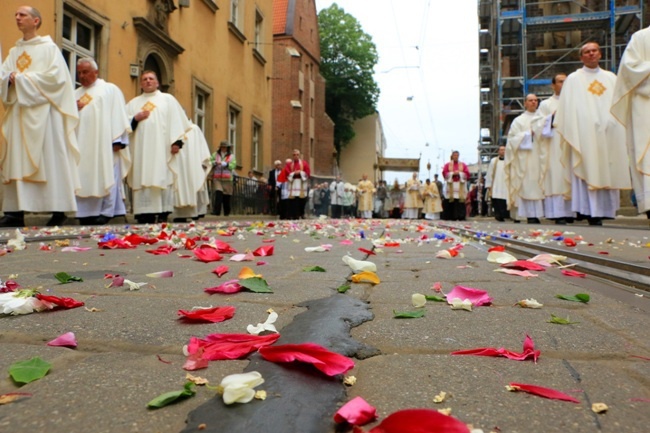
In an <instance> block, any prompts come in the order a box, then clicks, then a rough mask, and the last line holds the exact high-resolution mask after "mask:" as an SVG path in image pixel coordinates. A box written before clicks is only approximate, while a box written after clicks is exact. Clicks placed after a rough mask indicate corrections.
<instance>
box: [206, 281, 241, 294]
mask: <svg viewBox="0 0 650 433" xmlns="http://www.w3.org/2000/svg"><path fill="white" fill-rule="evenodd" d="M242 289H243V287H242V286H241V285H240V284H239V280H229V281H226V282H225V283H223V284H221V285H220V286H217V287H208V288H207V289H203V291H204V292H205V293H209V294H213V293H237V292H241V290H242Z"/></svg>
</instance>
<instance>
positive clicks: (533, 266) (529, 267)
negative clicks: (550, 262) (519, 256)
mask: <svg viewBox="0 0 650 433" xmlns="http://www.w3.org/2000/svg"><path fill="white" fill-rule="evenodd" d="M501 267H502V268H508V269H517V270H520V271H538V272H543V271H545V270H546V268H545V267H544V266H542V265H539V264H537V263H534V262H529V261H528V260H517V261H514V262H510V263H504V264H502V265H501Z"/></svg>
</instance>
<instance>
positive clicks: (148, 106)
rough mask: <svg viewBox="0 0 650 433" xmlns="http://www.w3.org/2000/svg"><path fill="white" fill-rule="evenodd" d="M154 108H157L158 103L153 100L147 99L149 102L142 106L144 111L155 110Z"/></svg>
mask: <svg viewBox="0 0 650 433" xmlns="http://www.w3.org/2000/svg"><path fill="white" fill-rule="evenodd" d="M154 108H156V105H155V104H154V103H153V102H151V101H147V103H146V104H144V105H143V106H142V111H153V110H154Z"/></svg>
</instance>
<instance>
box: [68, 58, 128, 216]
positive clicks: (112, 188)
mask: <svg viewBox="0 0 650 433" xmlns="http://www.w3.org/2000/svg"><path fill="white" fill-rule="evenodd" d="M98 74H99V72H98V69H97V63H96V62H95V60H93V59H92V58H90V57H84V58H81V59H79V61H77V79H78V80H79V82H80V83H81V87H79V88H78V89H76V90H75V99H76V100H77V108H78V109H79V126H78V127H77V142H78V143H79V152H80V153H81V161H82V163H81V165H80V166H79V176H80V178H81V179H83V183H82V184H81V189H80V190H79V191H78V192H77V218H78V219H79V223H80V224H81V225H98V224H106V223H108V222H109V221H110V220H111V218H113V217H114V216H115V215H125V214H126V207H125V205H124V197H123V195H122V190H123V188H122V180H123V179H124V177H126V175H127V173H128V171H129V168H130V166H131V158H130V155H129V151H128V149H126V146H127V145H128V144H129V132H130V131H131V127H130V126H129V120H128V118H127V116H126V104H125V102H124V95H123V94H122V91H121V90H120V89H119V88H118V87H117V86H116V85H114V84H111V83H107V82H106V81H104V80H102V79H101V78H99V76H98Z"/></svg>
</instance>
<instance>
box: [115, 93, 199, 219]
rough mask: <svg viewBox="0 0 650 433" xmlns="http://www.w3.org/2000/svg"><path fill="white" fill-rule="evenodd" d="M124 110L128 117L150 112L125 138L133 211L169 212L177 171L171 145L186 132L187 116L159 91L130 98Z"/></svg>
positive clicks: (171, 205)
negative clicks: (129, 157) (126, 141)
mask: <svg viewBox="0 0 650 433" xmlns="http://www.w3.org/2000/svg"><path fill="white" fill-rule="evenodd" d="M126 111H127V116H128V117H129V118H133V117H134V116H135V115H136V114H137V113H139V112H141V111H148V112H149V113H150V114H149V117H148V118H146V119H143V120H141V121H140V122H138V125H137V127H136V129H135V131H134V132H133V133H132V134H131V136H130V138H129V142H130V145H129V148H130V150H131V160H132V168H131V172H130V173H129V175H128V177H127V181H128V182H129V185H130V186H131V188H133V191H134V197H133V212H134V213H135V214H143V213H159V212H171V211H172V210H173V194H172V192H173V191H172V189H171V186H172V184H173V183H174V179H175V178H176V176H177V175H178V170H179V169H178V163H177V161H176V158H175V157H174V155H172V153H171V145H172V144H173V143H175V142H176V141H178V140H183V139H184V136H185V133H186V132H187V131H189V129H190V127H191V124H190V122H189V120H188V119H187V115H186V114H185V112H184V111H183V108H182V107H181V105H180V104H179V103H178V101H177V100H176V99H175V98H174V97H173V96H172V95H169V94H167V93H162V92H161V91H159V90H156V91H155V92H151V93H143V94H142V95H140V96H137V97H135V98H133V99H132V100H131V101H129V103H128V104H127V107H126Z"/></svg>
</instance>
